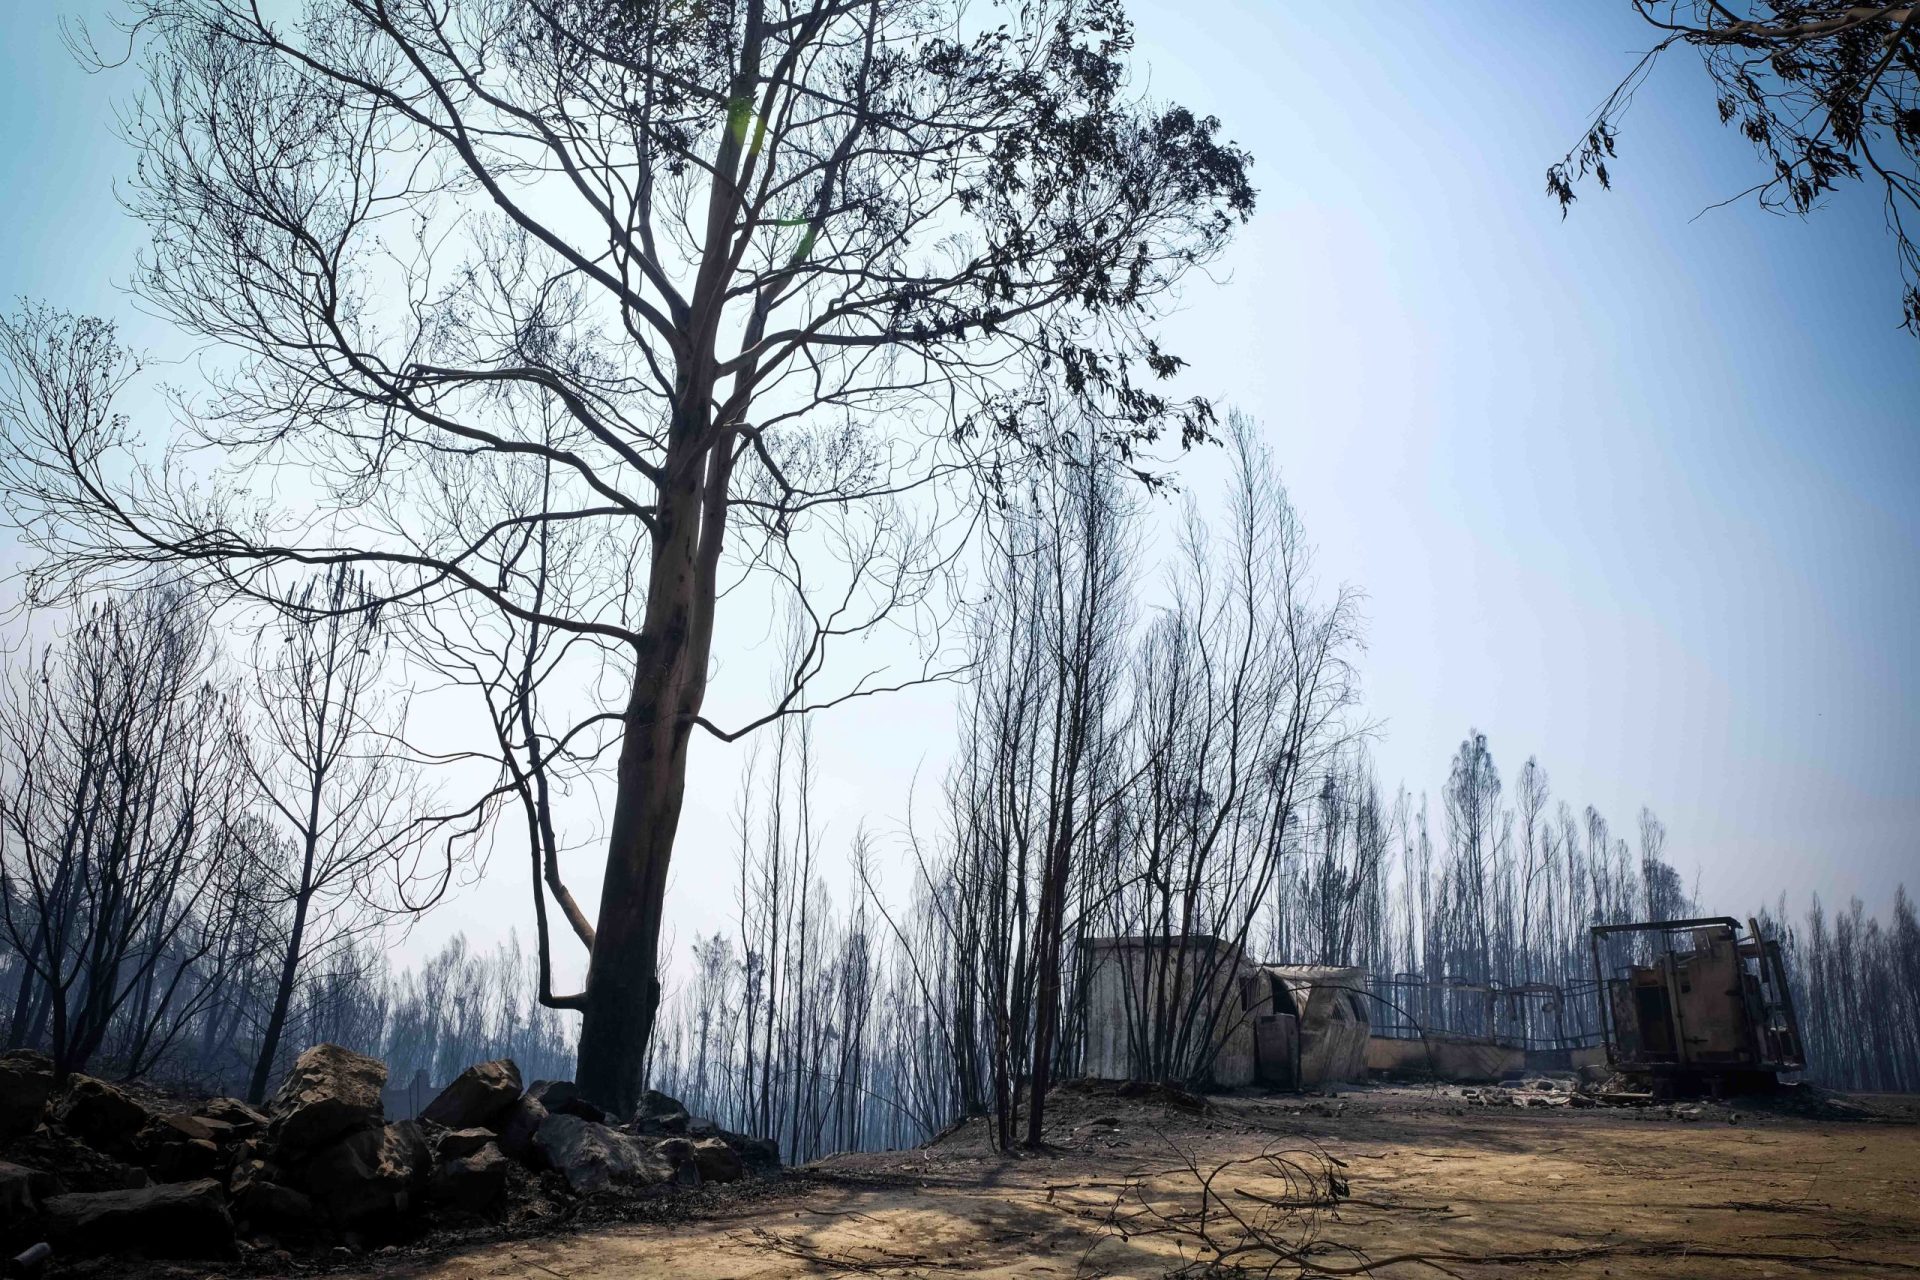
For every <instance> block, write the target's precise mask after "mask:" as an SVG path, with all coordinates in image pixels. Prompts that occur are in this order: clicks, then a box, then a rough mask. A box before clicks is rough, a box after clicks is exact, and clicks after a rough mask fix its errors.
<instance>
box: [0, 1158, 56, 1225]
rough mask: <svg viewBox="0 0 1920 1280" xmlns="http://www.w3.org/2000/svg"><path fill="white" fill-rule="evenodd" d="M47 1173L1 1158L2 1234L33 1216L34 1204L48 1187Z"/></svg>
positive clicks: (0, 1213) (0, 1197)
mask: <svg viewBox="0 0 1920 1280" xmlns="http://www.w3.org/2000/svg"><path fill="white" fill-rule="evenodd" d="M46 1184H47V1175H46V1174H44V1173H41V1172H40V1171H39V1170H38V1169H28V1168H26V1167H24V1166H22V1165H17V1164H8V1163H7V1162H6V1161H4V1160H0V1236H6V1235H12V1234H13V1232H12V1231H11V1230H10V1228H12V1227H14V1226H16V1225H17V1224H20V1223H23V1222H25V1221H26V1220H27V1219H29V1218H31V1217H32V1216H33V1211H34V1205H35V1204H36V1202H37V1201H38V1200H39V1197H40V1194H41V1193H42V1192H44V1191H45V1190H46V1189H47V1185H46Z"/></svg>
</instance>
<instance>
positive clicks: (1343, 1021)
mask: <svg viewBox="0 0 1920 1280" xmlns="http://www.w3.org/2000/svg"><path fill="white" fill-rule="evenodd" d="M1262 972H1263V973H1264V974H1265V976H1266V977H1267V979H1268V981H1269V983H1270V984H1276V985H1274V986H1272V987H1271V988H1270V989H1271V995H1272V999H1273V1001H1274V1004H1275V1007H1281V1006H1282V1002H1283V1001H1291V1003H1292V1006H1293V1013H1294V1016H1295V1017H1296V1018H1298V1019H1299V1023H1300V1071H1299V1077H1298V1080H1297V1081H1296V1084H1297V1087H1299V1088H1302V1089H1312V1088H1317V1087H1319V1086H1320V1085H1324V1084H1334V1083H1338V1082H1340V1081H1351V1080H1364V1079H1366V1076H1367V1040H1368V1037H1369V1036H1370V1035H1371V1033H1372V1018H1371V1016H1370V1015H1369V1013H1368V998H1367V996H1366V990H1367V971H1366V970H1365V969H1358V968H1351V967H1344V966H1331V965H1305V964H1270V965H1264V966H1262Z"/></svg>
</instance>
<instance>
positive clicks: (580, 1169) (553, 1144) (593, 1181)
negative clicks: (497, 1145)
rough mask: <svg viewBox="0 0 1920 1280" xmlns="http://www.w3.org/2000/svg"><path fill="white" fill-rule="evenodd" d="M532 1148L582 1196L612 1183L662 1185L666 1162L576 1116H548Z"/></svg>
mask: <svg viewBox="0 0 1920 1280" xmlns="http://www.w3.org/2000/svg"><path fill="white" fill-rule="evenodd" d="M533 1143H534V1146H535V1147H536V1148H537V1149H538V1150H539V1151H540V1153H541V1155H543V1156H545V1157H546V1161H547V1163H548V1164H549V1165H550V1166H552V1167H553V1168H555V1169H557V1170H559V1171H560V1173H561V1174H562V1175H563V1176H564V1177H565V1178H566V1180H567V1185H568V1186H570V1187H572V1188H573V1189H574V1190H575V1191H576V1192H579V1193H580V1194H582V1195H585V1194H588V1193H590V1192H594V1191H601V1190H604V1189H605V1188H607V1187H608V1186H610V1185H612V1184H614V1183H627V1184H633V1185H638V1186H648V1185H651V1184H653V1183H656V1182H665V1181H666V1180H667V1179H668V1178H669V1177H671V1176H672V1173H673V1170H672V1168H671V1167H670V1166H668V1165H667V1163H666V1161H664V1160H662V1159H661V1158H660V1157H659V1156H657V1155H655V1154H654V1153H653V1152H652V1151H651V1150H648V1149H647V1148H645V1147H643V1146H641V1145H640V1144H639V1143H637V1142H635V1141H634V1140H633V1139H632V1138H629V1137H628V1136H627V1135H626V1134H624V1133H621V1132H620V1131H619V1130H617V1129H610V1128H608V1127H607V1126H606V1125H604V1124H595V1123H594V1122H593V1121H591V1120H582V1119H581V1118H580V1117H579V1116H548V1117H547V1119H546V1122H545V1123H543V1124H542V1125H541V1126H540V1128H539V1130H538V1131H537V1132H535V1134H534V1135H533Z"/></svg>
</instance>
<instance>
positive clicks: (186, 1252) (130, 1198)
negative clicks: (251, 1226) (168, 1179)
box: [44, 1178, 234, 1258]
mask: <svg viewBox="0 0 1920 1280" xmlns="http://www.w3.org/2000/svg"><path fill="white" fill-rule="evenodd" d="M44 1211H45V1214H46V1221H47V1236H48V1238H49V1239H50V1240H51V1241H52V1242H53V1244H54V1246H55V1248H56V1249H57V1250H59V1252H61V1253H63V1254H95V1253H107V1252H114V1253H120V1252H137V1253H144V1254H147V1255H148V1256H150V1257H156V1258H226V1257H231V1256H233V1254H234V1246H233V1218H232V1217H231V1216H230V1215H229V1214H228V1213H227V1201H226V1197H225V1196H223V1195H222V1194H221V1193H220V1184H219V1183H217V1182H215V1181H214V1180H213V1179H212V1178H202V1179H201V1180H200V1181H198V1182H182V1183H174V1184H170V1185H166V1186H158V1187H141V1188H138V1189H136V1190H132V1191H92V1192H85V1191H83V1192H76V1193H74V1194H71V1195H64V1196H53V1197H51V1198H50V1199H48V1200H47V1202H46V1204H45V1206H44Z"/></svg>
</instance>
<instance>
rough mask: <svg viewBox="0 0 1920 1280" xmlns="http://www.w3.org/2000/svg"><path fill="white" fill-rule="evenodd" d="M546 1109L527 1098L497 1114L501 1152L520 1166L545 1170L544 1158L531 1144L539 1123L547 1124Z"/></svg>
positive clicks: (527, 1096) (538, 1128)
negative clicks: (516, 1161)
mask: <svg viewBox="0 0 1920 1280" xmlns="http://www.w3.org/2000/svg"><path fill="white" fill-rule="evenodd" d="M547 1114H548V1112H547V1109H546V1107H545V1106H543V1105H542V1104H541V1102H540V1099H538V1098H536V1097H534V1096H533V1095H532V1094H530V1093H529V1094H526V1095H524V1096H522V1097H521V1098H519V1099H518V1100H517V1101H515V1103H514V1104H513V1105H512V1106H510V1107H508V1108H507V1109H506V1110H505V1111H503V1112H501V1113H500V1118H499V1119H498V1120H497V1121H496V1122H495V1125H496V1131H497V1132H498V1133H499V1134H500V1149H501V1150H502V1151H504V1152H506V1153H507V1154H508V1155H510V1156H512V1157H513V1158H514V1159H515V1160H518V1161H519V1162H520V1163H521V1164H525V1165H532V1166H534V1167H535V1168H544V1167H545V1165H546V1157H545V1156H544V1155H542V1154H541V1152H540V1148H539V1147H538V1146H537V1145H535V1143H534V1141H533V1137H534V1134H536V1133H538V1132H539V1130H540V1126H541V1124H542V1123H544V1122H545V1121H546V1118H547Z"/></svg>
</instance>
